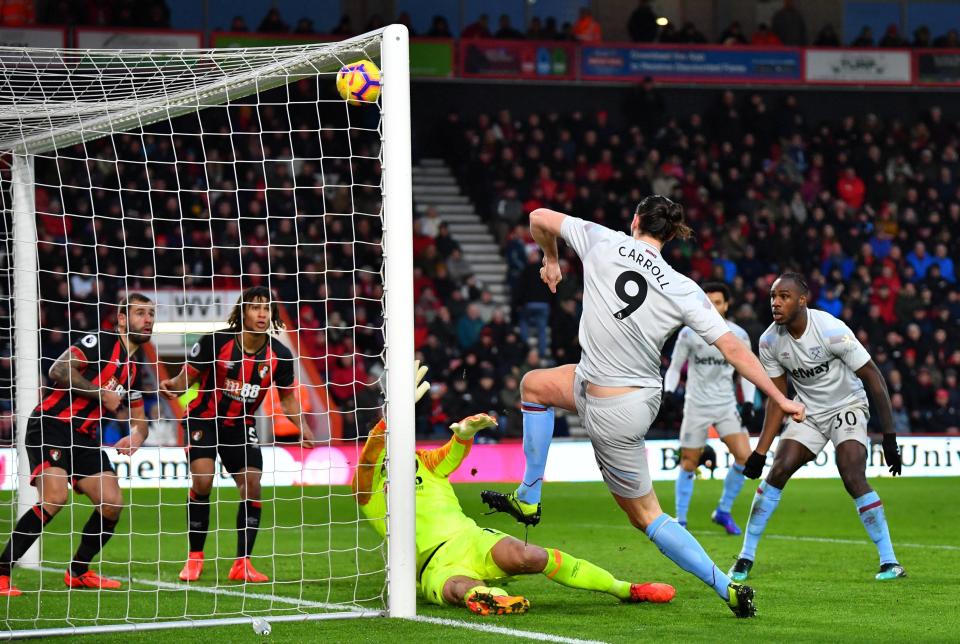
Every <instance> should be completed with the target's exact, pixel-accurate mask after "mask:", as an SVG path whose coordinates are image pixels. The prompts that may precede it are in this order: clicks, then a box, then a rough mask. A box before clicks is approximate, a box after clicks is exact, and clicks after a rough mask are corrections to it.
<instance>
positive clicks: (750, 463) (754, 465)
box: [743, 451, 767, 479]
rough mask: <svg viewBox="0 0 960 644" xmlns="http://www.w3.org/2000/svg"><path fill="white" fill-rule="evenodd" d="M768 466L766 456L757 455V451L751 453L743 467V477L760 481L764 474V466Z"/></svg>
mask: <svg viewBox="0 0 960 644" xmlns="http://www.w3.org/2000/svg"><path fill="white" fill-rule="evenodd" d="M766 464H767V455H766V454H757V452H756V451H754V452H751V453H750V456H749V457H748V458H747V462H746V464H745V465H744V466H743V475H744V476H746V477H747V478H748V479H758V478H760V475H761V474H763V466H764V465H766Z"/></svg>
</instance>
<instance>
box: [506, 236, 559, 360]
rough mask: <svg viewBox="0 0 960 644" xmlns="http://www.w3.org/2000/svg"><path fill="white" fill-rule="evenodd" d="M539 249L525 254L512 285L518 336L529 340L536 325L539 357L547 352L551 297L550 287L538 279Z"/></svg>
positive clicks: (545, 355) (525, 340) (546, 354)
mask: <svg viewBox="0 0 960 644" xmlns="http://www.w3.org/2000/svg"><path fill="white" fill-rule="evenodd" d="M540 267H541V262H540V251H539V250H531V251H530V253H529V254H528V255H527V265H526V267H525V268H524V269H523V273H522V274H521V275H520V279H519V282H518V283H517V284H516V285H515V287H514V291H513V293H514V297H515V298H516V302H517V310H518V311H519V315H518V316H517V317H518V318H519V320H520V337H521V338H522V339H523V341H524V342H529V340H530V327H531V326H533V327H536V329H537V340H538V343H539V345H538V346H539V352H540V357H541V358H544V359H545V358H546V357H547V356H548V353H547V347H548V345H547V323H548V322H549V321H550V302H551V301H552V299H553V296H552V294H551V293H550V289H549V288H547V285H546V284H544V283H543V280H541V279H540Z"/></svg>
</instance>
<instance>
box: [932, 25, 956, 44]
mask: <svg viewBox="0 0 960 644" xmlns="http://www.w3.org/2000/svg"><path fill="white" fill-rule="evenodd" d="M933 46H934V47H936V48H938V49H957V48H958V47H960V33H958V32H957V30H956V29H950V30H949V31H947V33H945V34H944V35H942V36H938V37H937V38H936V39H934V41H933Z"/></svg>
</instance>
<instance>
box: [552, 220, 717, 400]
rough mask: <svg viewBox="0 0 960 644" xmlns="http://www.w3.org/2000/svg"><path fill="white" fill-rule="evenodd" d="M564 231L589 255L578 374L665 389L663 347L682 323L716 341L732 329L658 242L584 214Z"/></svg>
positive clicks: (609, 383)
mask: <svg viewBox="0 0 960 644" xmlns="http://www.w3.org/2000/svg"><path fill="white" fill-rule="evenodd" d="M560 234H561V235H562V236H563V238H564V239H565V240H566V242H567V243H568V244H570V246H571V247H572V248H573V249H574V250H575V251H576V252H577V255H579V256H580V260H581V261H582V262H583V274H584V275H583V281H584V284H583V316H582V317H581V318H580V347H581V348H582V350H583V353H582V357H581V358H580V364H578V365H577V373H578V374H579V375H580V376H581V377H582V378H583V379H584V380H586V381H587V382H591V383H594V384H597V385H601V386H605V387H657V388H659V387H660V386H661V378H660V354H661V351H662V350H663V345H664V343H665V342H666V341H667V339H668V338H669V337H670V336H671V335H673V332H674V331H676V330H677V328H679V327H681V326H683V325H684V324H685V325H687V326H689V327H690V328H692V329H693V330H694V332H696V333H697V334H698V335H699V336H700V337H702V338H703V339H704V341H705V342H707V343H710V344H712V343H714V342H716V341H717V338H719V337H720V336H722V335H723V334H724V333H727V332H728V331H729V329H728V328H727V322H726V320H724V319H723V318H722V317H721V316H720V314H719V313H717V310H716V309H715V308H714V306H713V304H711V303H710V300H709V299H708V298H707V296H706V294H705V293H704V292H703V289H701V288H700V287H699V286H697V284H696V282H694V281H693V280H691V279H690V278H688V277H686V276H684V275H681V274H680V273H678V272H677V271H675V270H673V268H672V267H671V266H670V264H668V263H667V262H666V260H664V259H663V257H661V256H660V252H659V251H658V250H657V249H656V248H655V247H654V246H651V245H650V244H648V243H646V242H642V241H639V240H636V239H634V238H633V237H631V236H629V235H626V234H625V233H622V232H616V231H613V230H610V229H609V228H605V227H603V226H601V225H599V224H594V223H591V222H586V221H584V220H582V219H578V218H577V217H567V218H566V219H564V220H563V226H562V227H561V230H560Z"/></svg>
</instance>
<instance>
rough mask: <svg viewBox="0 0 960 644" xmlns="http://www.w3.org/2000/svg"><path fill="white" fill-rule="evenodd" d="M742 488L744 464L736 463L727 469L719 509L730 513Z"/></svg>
mask: <svg viewBox="0 0 960 644" xmlns="http://www.w3.org/2000/svg"><path fill="white" fill-rule="evenodd" d="M741 489H743V465H737V464H736V463H734V464H733V465H732V466H731V467H730V469H729V470H727V478H725V479H723V494H722V495H721V496H720V505H718V506H717V509H718V510H720V511H721V512H727V513H729V512H730V510H732V509H733V502H734V501H736V500H737V495H738V494H740V490H741Z"/></svg>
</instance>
